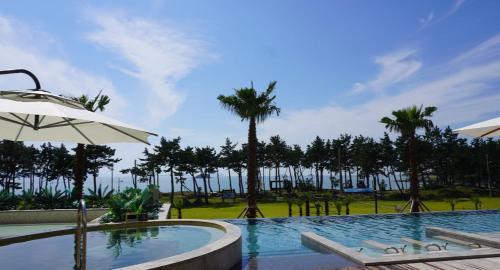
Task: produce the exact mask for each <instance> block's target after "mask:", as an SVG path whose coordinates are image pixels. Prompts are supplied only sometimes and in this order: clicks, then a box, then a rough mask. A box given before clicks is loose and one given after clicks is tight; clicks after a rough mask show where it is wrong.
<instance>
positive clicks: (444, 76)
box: [0, 0, 500, 166]
mask: <svg viewBox="0 0 500 270" xmlns="http://www.w3.org/2000/svg"><path fill="white" fill-rule="evenodd" d="M498 10H500V2H499V1H492V0H491V1H486V0H485V1H478V0H476V1H474V0H466V1H453V0H449V1H444V0H443V1H395V0H394V1H333V0H332V1H329V0H324V1H320V0H316V1H305V0H304V1H288V0H287V1H285V0H281V1H278V0H273V1H230V0H227V1H189V0H182V1H181V0H179V1H119V2H118V1H2V2H0V68H2V69H10V68H28V69H31V70H32V71H34V72H35V73H36V74H37V75H38V76H39V77H40V79H41V82H42V86H44V88H46V89H48V90H50V91H53V92H56V93H61V94H72V95H79V94H82V93H88V94H95V93H97V92H98V91H99V90H101V89H102V90H103V91H104V93H105V94H108V95H110V96H111V98H112V104H111V105H110V106H109V108H108V110H107V111H106V112H105V113H106V114H108V115H110V116H113V117H116V118H119V119H121V120H125V121H126V122H129V123H132V124H134V125H136V126H140V127H144V128H147V129H150V130H152V131H155V132H157V133H158V134H160V135H163V136H166V137H175V136H181V137H182V138H183V143H184V144H190V145H197V146H202V145H212V146H219V145H221V144H222V143H223V142H224V139H225V137H230V138H231V139H233V140H235V141H240V142H242V141H244V140H245V137H246V128H247V127H246V124H245V123H241V122H240V121H239V119H237V118H236V117H234V116H232V115H230V114H229V113H228V112H226V111H224V110H223V109H221V108H220V106H219V104H218V103H217V100H216V96H217V95H218V94H221V93H222V94H230V93H231V92H232V89H233V88H237V87H243V86H248V85H249V84H250V81H253V82H254V84H255V86H256V87H257V88H258V89H263V88H264V87H265V86H266V85H267V83H269V82H270V81H271V80H277V81H278V84H277V86H278V88H277V95H278V99H277V102H278V104H279V105H280V106H281V107H282V114H281V115H280V117H275V118H273V119H270V120H269V121H268V122H266V123H264V124H263V125H261V126H260V127H259V130H258V135H259V138H260V139H267V138H268V137H269V136H271V135H275V134H280V135H282V136H283V137H284V138H285V139H286V140H287V141H288V142H289V143H294V144H295V143H297V144H301V145H305V144H307V143H308V142H309V141H311V140H312V139H313V137H314V136H316V135H320V136H322V137H324V138H335V137H337V136H338V135H339V134H341V133H344V132H348V133H352V134H365V135H369V136H374V137H379V136H381V135H382V133H383V131H384V127H383V125H381V124H379V123H378V122H377V121H378V120H379V119H380V118H381V117H382V116H385V115H387V114H389V113H390V112H391V111H392V110H395V109H399V108H402V107H406V106H409V105H412V104H424V105H434V106H438V108H439V111H438V112H437V113H436V115H435V118H434V119H435V122H436V123H437V124H439V125H442V126H447V125H450V126H452V127H459V126H461V125H464V124H469V123H472V122H474V121H480V120H485V119H488V118H490V117H494V116H498V115H499V112H500V109H499V106H498V104H500V89H499V81H500V16H498ZM0 84H1V85H2V88H14V87H15V88H29V87H31V82H29V81H27V80H24V78H22V77H14V78H9V79H7V78H0ZM156 141H157V140H156V139H153V140H152V142H153V143H154V142H156ZM114 146H116V147H117V148H118V150H119V155H120V156H122V157H123V158H124V161H123V162H122V165H121V166H127V165H129V164H131V161H132V160H133V158H134V157H137V156H138V154H139V153H140V152H141V150H142V149H143V146H141V145H126V146H125V145H114Z"/></svg>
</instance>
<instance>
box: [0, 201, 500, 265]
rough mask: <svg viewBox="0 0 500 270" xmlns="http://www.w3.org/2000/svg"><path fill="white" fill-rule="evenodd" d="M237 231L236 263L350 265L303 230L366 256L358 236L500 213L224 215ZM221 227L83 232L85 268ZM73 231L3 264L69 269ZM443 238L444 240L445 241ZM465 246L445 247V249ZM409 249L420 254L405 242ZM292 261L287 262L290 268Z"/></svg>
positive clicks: (211, 234)
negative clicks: (316, 246)
mask: <svg viewBox="0 0 500 270" xmlns="http://www.w3.org/2000/svg"><path fill="white" fill-rule="evenodd" d="M226 221H227V222H230V223H232V224H234V225H236V226H238V227H239V228H240V229H241V232H242V246H243V256H244V258H243V262H242V265H240V266H237V268H235V269H238V270H240V269H288V270H290V269H318V268H329V269H334V267H344V266H352V265H354V264H353V263H352V262H350V261H348V260H346V259H343V258H340V257H338V256H337V257H336V256H335V255H325V254H321V253H320V252H317V251H315V250H312V249H310V248H308V247H306V246H303V245H302V243H301V240H300V235H301V233H302V232H306V231H310V232H315V233H317V234H319V235H321V236H324V237H326V238H329V239H331V240H334V241H336V242H339V243H341V244H343V245H345V246H347V247H351V248H353V249H359V248H361V247H363V251H362V252H363V253H365V254H367V255H369V256H379V255H381V251H379V250H375V249H371V248H369V247H367V246H366V245H364V244H363V240H366V239H372V240H376V241H379V242H382V243H386V244H388V245H395V246H402V245H403V242H401V240H400V238H401V237H408V238H413V239H417V240H421V241H424V242H439V241H436V240H435V239H433V238H428V237H427V236H426V234H425V228H426V227H428V226H437V227H445V228H449V229H455V230H460V231H465V232H492V231H500V211H470V212H443V213H432V214H417V215H409V214H406V215H366V216H329V217H303V218H278V219H257V220H226ZM223 233H224V232H222V231H220V230H218V229H213V228H205V227H195V226H165V227H149V228H131V229H126V230H109V231H97V232H89V234H88V251H87V254H88V260H87V261H88V269H112V268H117V267H123V266H128V265H133V264H138V263H142V262H146V261H150V260H156V259H160V258H164V257H169V256H173V255H177V254H180V253H183V252H186V251H190V250H193V249H196V248H199V247H201V246H203V245H206V244H208V243H210V242H213V241H215V240H217V239H219V238H220V237H221V236H222V235H223ZM73 240H74V237H73V235H65V236H57V237H51V238H46V239H40V240H34V241H28V242H24V243H18V244H12V245H7V246H2V247H0V263H1V266H0V267H1V269H71V268H72V266H73V264H74V261H73V248H74V246H73V245H74V242H73ZM443 244H444V243H443ZM464 248H466V247H460V246H457V245H450V247H449V249H450V250H459V249H464ZM407 250H408V253H421V252H425V251H423V250H420V249H418V247H417V246H413V245H408V248H407ZM292 266H293V267H292Z"/></svg>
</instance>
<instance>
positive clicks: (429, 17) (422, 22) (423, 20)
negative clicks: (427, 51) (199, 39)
mask: <svg viewBox="0 0 500 270" xmlns="http://www.w3.org/2000/svg"><path fill="white" fill-rule="evenodd" d="M433 19H434V12H433V11H431V12H429V14H428V15H427V17H423V18H420V19H418V22H419V23H420V28H419V30H422V29H424V28H425V27H427V26H428V25H429V24H430V23H431V22H432V20H433Z"/></svg>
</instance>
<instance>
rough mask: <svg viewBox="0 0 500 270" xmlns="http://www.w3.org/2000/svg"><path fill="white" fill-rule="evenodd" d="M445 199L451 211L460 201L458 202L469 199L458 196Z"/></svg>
mask: <svg viewBox="0 0 500 270" xmlns="http://www.w3.org/2000/svg"><path fill="white" fill-rule="evenodd" d="M445 201H446V202H448V203H449V204H450V207H451V211H455V207H456V205H457V204H458V203H460V202H466V201H469V200H468V199H464V198H458V199H447V200H445Z"/></svg>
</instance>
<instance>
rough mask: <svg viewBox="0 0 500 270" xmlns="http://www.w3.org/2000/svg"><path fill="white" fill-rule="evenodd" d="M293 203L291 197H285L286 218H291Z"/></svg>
mask: <svg viewBox="0 0 500 270" xmlns="http://www.w3.org/2000/svg"><path fill="white" fill-rule="evenodd" d="M293 202H294V199H293V197H292V196H287V197H286V204H287V205H288V216H289V217H291V216H292V215H293V213H292V206H293Z"/></svg>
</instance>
